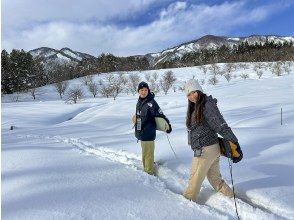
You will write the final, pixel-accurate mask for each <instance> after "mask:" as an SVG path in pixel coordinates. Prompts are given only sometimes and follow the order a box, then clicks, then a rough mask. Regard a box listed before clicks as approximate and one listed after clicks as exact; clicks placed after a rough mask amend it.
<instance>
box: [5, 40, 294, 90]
mask: <svg viewBox="0 0 294 220" xmlns="http://www.w3.org/2000/svg"><path fill="white" fill-rule="evenodd" d="M287 60H294V46H293V43H292V42H291V43H287V42H286V43H274V42H269V41H266V42H265V43H264V44H261V43H259V44H258V43H256V44H254V45H250V44H249V43H248V42H244V43H241V44H240V45H235V46H233V47H227V46H225V45H223V46H221V47H219V48H217V49H202V50H200V51H198V52H190V53H186V54H184V55H183V56H182V57H178V58H174V59H171V60H168V61H165V62H159V63H157V64H156V65H155V66H152V64H151V63H150V62H149V60H148V58H147V57H146V56H129V57H117V56H114V55H113V54H104V53H102V54H101V55H100V56H98V57H95V58H85V59H82V60H81V61H80V62H78V63H77V62H56V61H50V62H44V60H41V59H36V58H33V57H32V55H31V54H30V53H29V52H25V51H24V50H15V49H14V50H12V52H11V53H10V54H9V53H8V52H7V51H6V50H2V52H1V72H2V78H1V86H2V87H1V92H2V94H11V93H14V92H21V91H27V90H30V89H32V88H36V87H39V86H43V85H47V84H54V83H58V82H62V81H65V80H70V79H74V78H78V77H83V76H88V75H92V74H99V73H106V72H115V71H143V70H150V69H164V68H177V67H188V66H202V65H206V64H213V63H234V62H272V61H287Z"/></svg>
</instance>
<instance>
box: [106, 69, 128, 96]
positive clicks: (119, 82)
mask: <svg viewBox="0 0 294 220" xmlns="http://www.w3.org/2000/svg"><path fill="white" fill-rule="evenodd" d="M106 79H107V84H103V85H102V89H101V94H102V95H103V96H106V97H109V95H111V96H112V97H113V99H114V100H115V99H116V97H117V96H118V95H119V94H120V93H121V92H122V91H123V90H124V88H125V85H126V83H127V79H126V77H124V76H123V73H120V74H119V75H118V76H114V74H112V73H110V74H108V75H107V77H106ZM109 93H110V94H109Z"/></svg>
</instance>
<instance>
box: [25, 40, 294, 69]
mask: <svg viewBox="0 0 294 220" xmlns="http://www.w3.org/2000/svg"><path fill="white" fill-rule="evenodd" d="M266 41H269V42H274V43H285V42H292V43H294V37H293V36H288V37H281V36H275V35H270V36H263V35H252V36H249V37H220V36H213V35H206V36H204V37H201V38H199V39H197V40H193V41H190V42H187V43H183V44H180V45H178V46H175V47H173V48H169V49H166V50H163V51H161V52H157V53H149V54H146V55H137V56H134V57H141V58H142V57H146V58H147V59H148V61H149V62H150V64H151V66H154V65H156V64H158V63H161V62H165V61H169V60H173V59H175V58H177V57H182V56H183V55H184V54H187V53H191V52H197V51H199V50H201V49H216V48H218V47H221V46H222V45H225V46H228V47H233V46H234V45H239V44H241V43H244V42H248V44H249V45H252V44H256V43H257V44H259V43H261V44H264V43H265V42H266ZM29 52H30V53H31V54H32V55H33V57H37V58H41V59H43V60H44V62H45V63H47V62H49V61H53V62H59V63H64V62H79V61H81V60H82V59H83V58H90V59H91V58H95V57H94V56H92V55H89V54H86V53H81V52H77V51H73V50H71V49H70V48H62V49H61V50H56V49H52V48H48V47H41V48H37V49H34V50H31V51H29Z"/></svg>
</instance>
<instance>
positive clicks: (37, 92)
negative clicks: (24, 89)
mask: <svg viewBox="0 0 294 220" xmlns="http://www.w3.org/2000/svg"><path fill="white" fill-rule="evenodd" d="M29 92H30V94H31V96H32V97H33V99H34V100H36V95H39V94H40V90H39V89H38V88H31V89H29Z"/></svg>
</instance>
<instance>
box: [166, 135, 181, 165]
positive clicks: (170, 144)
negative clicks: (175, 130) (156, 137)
mask: <svg viewBox="0 0 294 220" xmlns="http://www.w3.org/2000/svg"><path fill="white" fill-rule="evenodd" d="M166 137H167V140H168V143H169V146H170V148H171V149H172V151H173V153H174V155H175V158H176V159H177V160H178V161H179V162H181V160H180V159H179V158H178V156H177V154H176V152H175V151H174V149H173V147H172V145H171V143H170V140H169V137H168V135H167V134H166Z"/></svg>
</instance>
